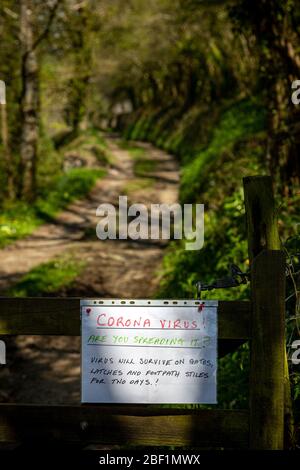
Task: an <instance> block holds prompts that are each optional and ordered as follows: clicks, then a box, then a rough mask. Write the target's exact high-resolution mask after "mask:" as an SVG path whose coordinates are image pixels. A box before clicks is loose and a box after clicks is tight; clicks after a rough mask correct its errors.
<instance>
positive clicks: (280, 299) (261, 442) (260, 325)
mask: <svg viewBox="0 0 300 470" xmlns="http://www.w3.org/2000/svg"><path fill="white" fill-rule="evenodd" d="M252 295H253V323H252V330H253V338H252V343H251V373H250V448H251V449H259V450H266V449H269V450H280V449H283V439H284V380H283V377H284V361H285V322H284V312H285V305H284V298H285V255H284V252H282V251H271V250H265V251H263V252H261V253H260V254H259V255H258V256H257V257H256V258H255V259H254V261H253V271H252Z"/></svg>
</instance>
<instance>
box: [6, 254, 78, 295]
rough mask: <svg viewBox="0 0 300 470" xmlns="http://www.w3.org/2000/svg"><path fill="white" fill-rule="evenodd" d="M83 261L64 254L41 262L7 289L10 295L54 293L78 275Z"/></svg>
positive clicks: (70, 282) (66, 285)
mask: <svg viewBox="0 0 300 470" xmlns="http://www.w3.org/2000/svg"><path fill="white" fill-rule="evenodd" d="M84 266H85V264H84V262H79V261H75V260H74V259H72V258H70V257H66V256H64V257H63V258H61V259H57V260H52V261H50V262H48V263H43V264H41V265H39V266H37V267H36V268H34V269H32V270H31V271H29V272H28V273H27V274H25V276H23V277H22V279H20V281H18V282H17V283H16V284H15V285H14V286H13V287H12V288H11V289H10V290H9V291H8V295H9V296H12V297H35V296H41V295H45V294H46V295H47V294H48V295H49V294H54V293H55V292H57V291H58V290H59V289H61V288H62V287H68V286H70V285H71V284H72V283H73V281H74V280H75V279H76V278H77V277H78V276H79V275H80V273H81V272H82V270H83V268H84Z"/></svg>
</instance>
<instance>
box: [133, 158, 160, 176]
mask: <svg viewBox="0 0 300 470" xmlns="http://www.w3.org/2000/svg"><path fill="white" fill-rule="evenodd" d="M155 169H156V162H155V161H154V160H151V159H150V158H147V159H146V158H141V159H138V160H136V161H135V162H134V165H133V171H134V174H135V175H136V176H138V177H141V178H143V177H145V176H146V177H147V175H148V173H153V172H154V171H155Z"/></svg>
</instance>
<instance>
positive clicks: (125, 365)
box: [80, 299, 217, 404]
mask: <svg viewBox="0 0 300 470" xmlns="http://www.w3.org/2000/svg"><path fill="white" fill-rule="evenodd" d="M80 305H81V328H82V331H81V337H82V348H81V354H82V394H81V401H82V403H170V404H171V403H216V375H217V302H216V301H205V302H204V301H193V300H186V301H185V300H168V301H162V300H151V301H149V300H135V301H133V300H94V299H93V300H82V301H81V303H80Z"/></svg>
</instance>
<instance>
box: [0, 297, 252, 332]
mask: <svg viewBox="0 0 300 470" xmlns="http://www.w3.org/2000/svg"><path fill="white" fill-rule="evenodd" d="M79 311H80V299H77V298H61V299H60V298H45V297H41V298H35V297H33V298H0V335H65V336H79V335H80V315H79ZM249 319H250V303H249V302H247V301H244V302H243V301H227V302H220V304H219V310H218V321H219V338H220V339H247V338H249Z"/></svg>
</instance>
